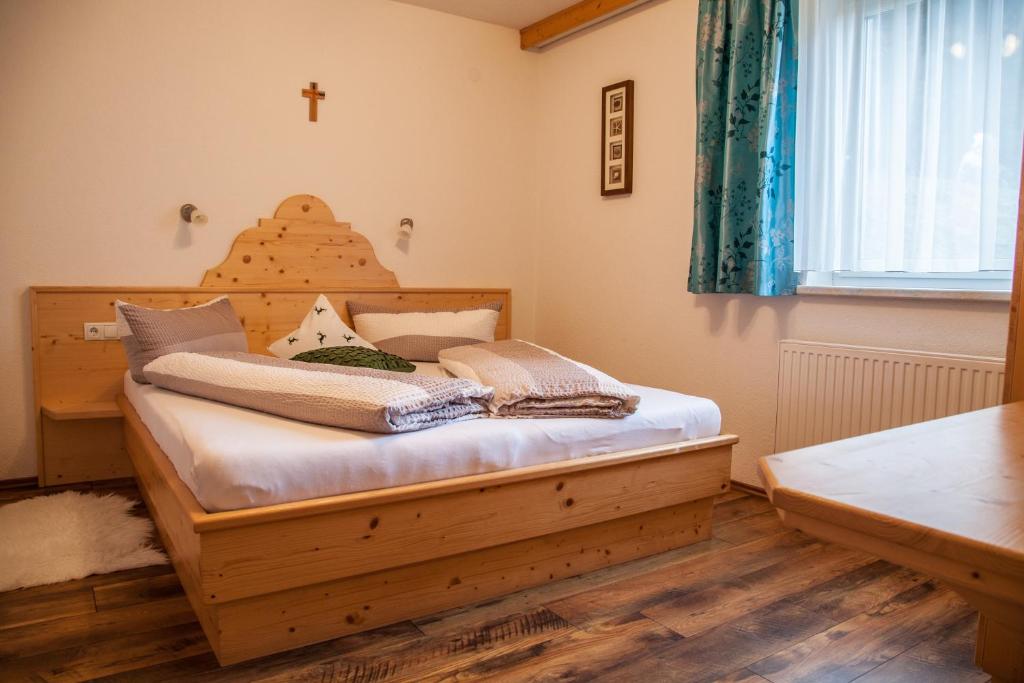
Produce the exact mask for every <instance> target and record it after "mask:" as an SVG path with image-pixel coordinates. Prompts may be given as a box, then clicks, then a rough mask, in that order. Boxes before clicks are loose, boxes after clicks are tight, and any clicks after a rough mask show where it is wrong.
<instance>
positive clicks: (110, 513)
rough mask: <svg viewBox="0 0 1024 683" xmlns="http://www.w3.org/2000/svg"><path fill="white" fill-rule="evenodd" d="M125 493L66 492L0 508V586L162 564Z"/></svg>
mask: <svg viewBox="0 0 1024 683" xmlns="http://www.w3.org/2000/svg"><path fill="white" fill-rule="evenodd" d="M135 505H136V502H135V501H132V500H128V499H127V498H125V497H123V496H118V495H113V494H109V495H105V496H98V495H95V494H91V493H79V492H78V491H65V492H64V493H58V494H56V495H53V496H38V497H36V498H29V499H27V500H22V501H18V502H17V503H11V504H10V505H5V506H3V507H0V591H9V590H12V589H15V588H26V587H28V586H41V585H43V584H46V583H59V582H61V581H70V580H71V579H80V578H82V577H84V576H89V575H90V574H106V573H108V572H116V571H118V570H120V569H133V568H135V567H146V566H149V565H151V564H166V563H167V557H166V556H165V555H164V554H163V553H162V552H160V551H159V550H157V549H155V548H154V547H153V546H152V545H151V544H150V541H149V539H150V534H152V532H153V523H152V522H151V521H150V520H148V519H146V518H144V517H136V516H135V515H132V514H131V509H132V508H133V507H135Z"/></svg>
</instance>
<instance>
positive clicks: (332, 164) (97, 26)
mask: <svg viewBox="0 0 1024 683" xmlns="http://www.w3.org/2000/svg"><path fill="white" fill-rule="evenodd" d="M695 20H696V0H663V1H662V2H655V3H654V4H652V5H649V6H648V7H647V8H645V9H643V10H642V11H638V12H635V13H633V14H631V15H628V16H626V17H623V18H621V19H619V20H616V21H614V22H612V23H609V24H606V25H604V26H602V27H600V28H597V29H593V30H590V31H588V32H587V33H585V34H582V35H580V36H577V37H575V38H572V39H570V40H568V41H565V42H563V43H562V44H561V45H558V46H556V47H554V48H552V49H550V50H548V51H547V52H544V53H542V54H540V55H537V54H529V53H523V52H520V51H519V49H518V40H517V38H518V37H517V35H516V33H515V32H514V31H512V30H509V29H503V28H499V27H496V26H491V25H487V24H483V23H479V22H474V21H469V20H464V19H460V18H457V17H453V16H450V15H446V14H441V13H437V12H432V11H429V10H422V9H419V8H414V7H410V6H406V5H401V4H397V3H390V2H384V1H383V0H306V1H303V2H288V3H285V2H269V1H266V2H252V1H245V0H221V1H219V2H216V3H211V2H201V1H200V0H177V1H176V2H173V3H170V2H157V1H156V0H141V1H139V0H120V1H118V0H93V1H92V2H88V3H85V2H79V3H72V2H60V1H56V0H50V1H47V0H38V1H32V2H29V1H27V0H24V1H23V0H0V64H3V65H4V67H3V68H2V69H0V92H2V93H4V96H5V98H6V99H5V102H4V106H3V107H2V108H0V159H3V160H4V162H5V169H4V171H3V182H2V183H0V203H2V206H3V207H4V215H3V218H2V219H0V254H2V263H3V268H2V269H0V295H2V296H3V301H4V305H3V307H2V309H0V315H2V316H3V317H2V318H0V320H2V326H3V327H2V329H3V330H5V332H6V333H5V334H4V335H2V337H0V353H2V354H3V357H4V358H5V359H6V362H5V363H4V364H2V365H0V383H2V384H3V386H4V387H5V391H4V392H3V393H0V479H6V478H13V477H21V476H29V475H31V474H33V473H34V471H35V462H34V444H33V430H32V416H31V411H30V409H29V408H28V406H30V405H31V377H30V368H29V351H28V331H27V328H28V312H27V306H26V298H25V288H26V287H28V286H29V285H31V284H192V283H197V282H198V281H199V278H200V276H201V275H202V273H203V271H204V270H205V269H206V268H207V267H208V266H210V265H211V264H214V263H216V262H219V260H220V259H221V258H222V257H223V255H224V254H225V253H226V251H227V247H228V244H229V243H230V241H231V239H232V238H233V237H234V235H235V234H236V233H237V232H238V231H239V230H240V229H241V228H243V227H245V226H246V225H249V224H251V223H252V221H253V220H254V219H255V218H257V217H258V216H265V215H269V213H270V212H271V211H272V210H273V208H274V206H275V204H276V202H277V201H278V200H280V199H282V198H284V197H285V196H287V195H290V194H293V193H297V192H312V193H314V194H318V195H320V196H322V197H323V198H324V199H326V200H327V202H328V203H329V204H330V205H331V206H332V207H333V208H334V209H335V213H336V214H337V215H338V216H339V217H340V218H344V219H348V220H351V221H352V222H353V223H354V225H355V226H356V228H357V229H359V230H361V231H362V232H364V233H365V234H367V235H368V236H369V238H370V239H371V240H372V241H373V243H374V244H375V245H376V246H377V249H378V254H379V256H380V258H381V260H382V262H383V263H384V264H385V265H386V266H388V267H390V268H392V269H394V270H395V271H396V272H397V273H398V276H399V279H400V281H401V282H402V283H403V284H404V285H410V286H416V285H422V286H426V285H453V286H458V285H463V286H510V287H512V288H513V290H514V301H515V306H514V311H515V320H514V332H515V334H517V335H519V336H523V337H527V338H533V337H536V338H537V339H538V340H539V341H540V342H541V343H545V344H548V345H551V346H554V347H555V348H558V349H559V350H562V351H564V352H566V353H569V354H572V355H574V356H577V357H579V358H581V359H583V360H586V361H588V362H591V363H593V364H595V365H598V366H601V367H603V368H604V369H606V370H608V371H610V372H612V373H613V374H616V375H619V376H621V377H622V378H623V379H626V380H630V381H635V382H643V383H648V384H653V385H657V386H663V387H669V388H673V389H677V390H679V391H684V392H688V393H693V394H702V395H706V396H710V397H711V398H713V399H714V400H715V401H717V402H718V403H719V405H720V406H721V407H722V409H723V413H724V415H725V426H726V429H729V430H731V431H734V432H736V433H738V434H739V435H740V437H741V438H742V440H743V441H742V445H741V446H740V448H739V450H738V456H739V457H738V459H737V462H736V468H735V475H736V477H737V478H739V479H741V480H744V481H750V482H754V481H755V478H754V475H753V469H752V464H753V460H754V458H755V457H756V456H757V455H760V454H763V453H765V452H768V451H770V450H771V448H772V444H773V440H774V435H773V426H774V419H775V387H776V353H777V350H776V342H777V341H778V340H779V339H780V338H785V337H794V338H802V339H812V340H823V341H834V342H846V343H855V344H868V345H876V346H886V347H895V348H908V349H926V350H935V351H948V352H964V353H972V354H980V355H1001V354H1002V352H1003V346H1004V338H1005V332H1004V329H1005V325H1006V307H1005V306H997V305H991V304H990V305H979V304H947V305H939V304H926V303H914V302H905V303H898V302H887V303H886V302H882V303H879V302H865V301H835V300H830V299H825V298H814V297H790V298H786V299H772V300H767V299H757V298H754V297H744V296H702V297H695V296H692V295H690V294H687V293H686V291H685V289H686V270H687V267H688V264H689V243H690V229H691V228H690V223H691V218H692V189H691V188H692V182H693V176H692V168H693V138H694V118H693V110H694V96H693V91H694V81H693V79H694V76H693V71H694V56H693V55H694V44H695V42H694V41H695V35H694V34H695V29H696V21H695ZM625 78H632V79H634V80H635V81H636V87H637V107H636V123H637V131H636V140H635V142H636V170H635V183H636V188H635V192H634V194H633V196H632V197H628V198H617V199H608V200H602V199H601V198H600V196H599V194H598V175H597V174H598V164H599V147H598V139H599V122H598V112H599V111H600V104H599V93H600V88H601V86H603V85H606V84H608V83H613V82H615V81H618V80H622V79H625ZM311 79H316V80H318V81H319V82H320V84H321V86H322V87H324V88H325V89H326V90H327V92H328V95H327V100H326V101H325V102H323V103H322V104H321V106H322V110H321V111H322V115H321V120H320V122H319V123H318V124H316V125H313V124H310V123H308V122H307V121H306V120H305V111H306V100H304V99H302V98H300V97H299V96H298V90H299V89H300V88H301V87H302V86H303V85H305V83H306V82H308V81H309V80H311ZM188 201H191V202H194V203H197V204H198V205H199V206H201V207H202V208H203V209H204V210H205V211H207V212H208V213H209V214H210V223H209V225H207V226H205V227H202V228H197V229H187V228H184V227H182V225H181V224H180V223H179V221H178V220H177V217H176V211H177V207H178V206H179V205H180V204H182V203H184V202H188ZM402 216H412V217H413V218H414V219H415V220H416V233H417V234H416V237H415V238H414V240H413V243H412V244H411V248H410V250H409V251H408V253H405V252H403V251H400V250H399V249H398V248H397V247H396V245H395V243H394V237H395V231H396V228H397V223H398V219H399V218H400V217H402Z"/></svg>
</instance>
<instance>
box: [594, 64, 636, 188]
mask: <svg viewBox="0 0 1024 683" xmlns="http://www.w3.org/2000/svg"><path fill="white" fill-rule="evenodd" d="M632 192H633V81H622V82H621V83H614V84H612V85H608V86H605V87H604V88H602V89H601V195H602V196H605V197H607V196H608V195H616V194H631V193H632Z"/></svg>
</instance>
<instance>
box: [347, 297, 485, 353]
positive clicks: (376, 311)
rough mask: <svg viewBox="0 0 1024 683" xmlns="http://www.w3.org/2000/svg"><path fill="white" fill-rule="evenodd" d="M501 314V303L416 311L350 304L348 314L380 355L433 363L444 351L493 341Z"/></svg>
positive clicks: (358, 331) (359, 332)
mask: <svg viewBox="0 0 1024 683" xmlns="http://www.w3.org/2000/svg"><path fill="white" fill-rule="evenodd" d="M500 312H501V302H494V303H488V304H482V305H480V306H476V307H474V308H452V309H436V308H433V309H417V310H407V309H401V310H399V309H394V308H389V307H388V306H380V305H377V304H365V303H360V302H358V301H349V302H348V313H349V315H350V316H352V324H353V325H354V326H355V328H356V333H358V334H359V336H360V337H362V338H363V339H365V340H366V341H368V342H370V343H371V344H373V345H374V346H376V347H377V348H378V349H380V350H381V351H385V352H387V353H392V354H394V355H396V356H401V357H402V358H405V359H407V360H418V361H429V362H433V363H436V362H437V353H438V352H439V351H441V350H442V349H449V348H451V347H453V346H465V345H466V344H480V343H482V342H492V341H494V330H495V328H496V327H497V326H498V317H499V314H500Z"/></svg>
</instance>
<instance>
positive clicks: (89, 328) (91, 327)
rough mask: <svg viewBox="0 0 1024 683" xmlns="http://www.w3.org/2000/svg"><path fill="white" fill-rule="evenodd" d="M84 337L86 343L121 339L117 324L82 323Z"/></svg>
mask: <svg viewBox="0 0 1024 683" xmlns="http://www.w3.org/2000/svg"><path fill="white" fill-rule="evenodd" d="M82 335H83V336H84V337H85V341H104V340H110V339H119V337H118V336H117V323H82Z"/></svg>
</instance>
